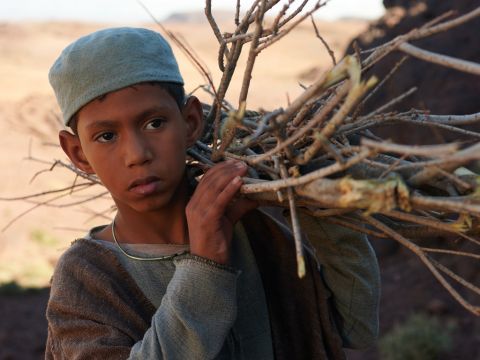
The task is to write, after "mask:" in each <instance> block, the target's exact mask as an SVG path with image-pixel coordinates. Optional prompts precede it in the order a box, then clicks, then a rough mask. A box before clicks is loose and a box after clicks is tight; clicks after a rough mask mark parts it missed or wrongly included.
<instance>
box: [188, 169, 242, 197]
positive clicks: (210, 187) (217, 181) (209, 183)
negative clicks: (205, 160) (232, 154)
mask: <svg viewBox="0 0 480 360" xmlns="http://www.w3.org/2000/svg"><path fill="white" fill-rule="evenodd" d="M238 164H240V165H238ZM220 165H222V166H220ZM246 172H247V167H246V166H245V165H244V164H242V163H239V162H235V163H222V164H219V165H217V166H216V168H212V169H211V170H209V171H208V172H207V174H205V176H204V178H202V179H201V180H200V182H199V184H198V186H197V189H196V190H195V194H194V195H195V201H197V202H199V203H204V204H206V205H207V206H209V205H211V204H212V203H213V202H214V201H215V199H216V198H217V196H218V194H220V193H221V192H222V191H223V190H224V189H225V187H227V186H228V185H229V184H230V183H231V182H232V180H233V179H234V178H235V177H237V176H243V175H245V174H246Z"/></svg>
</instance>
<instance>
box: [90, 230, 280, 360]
mask: <svg viewBox="0 0 480 360" xmlns="http://www.w3.org/2000/svg"><path fill="white" fill-rule="evenodd" d="M100 230H101V228H95V229H92V231H91V232H90V234H88V236H87V238H88V239H90V240H92V241H95V242H97V243H98V244H101V245H102V246H103V247H106V248H108V249H111V250H112V251H113V252H114V253H115V254H116V256H117V258H118V260H119V261H120V263H121V264H122V265H123V266H124V268H125V269H126V270H127V271H128V273H129V274H130V275H131V276H132V278H133V279H134V280H135V282H136V283H137V284H138V286H139V287H140V289H141V290H142V292H143V293H144V294H145V296H146V297H147V298H148V299H149V300H150V302H152V304H153V305H154V306H155V307H156V308H158V307H160V306H161V304H162V302H163V301H164V296H165V294H166V292H167V287H168V284H169V283H170V282H171V280H172V279H173V280H174V281H176V280H175V278H174V276H175V275H174V273H175V270H176V267H175V264H174V261H173V259H167V260H157V261H138V260H134V259H131V258H128V257H126V256H125V255H124V254H123V253H122V252H121V251H120V250H119V248H118V247H117V245H116V244H115V243H112V242H109V241H103V240H97V239H95V233H96V232H97V231H100ZM122 247H123V248H124V249H125V250H128V253H129V254H131V255H135V256H140V257H151V256H162V255H170V254H175V253H178V252H181V251H183V250H185V249H186V246H180V245H174V244H168V245H167V244H160V245H158V246H157V245H155V246H153V245H149V246H145V245H139V244H135V245H131V246H128V245H126V244H122ZM230 266H231V267H232V268H234V269H236V270H237V271H239V272H240V275H239V277H238V279H237V291H236V293H237V297H236V299H233V300H232V301H235V300H236V304H237V306H236V309H237V314H236V315H237V316H236V319H235V321H234V323H233V325H232V327H231V329H230V331H229V334H228V335H227V339H226V340H225V341H224V344H223V347H222V349H221V350H220V352H219V354H218V355H217V356H216V357H215V359H237V360H250V359H265V360H267V359H273V348H272V340H271V336H270V323H269V317H268V310H267V305H266V300H265V294H264V291H263V285H262V281H261V278H260V274H259V272H258V268H257V265H256V262H255V258H254V256H253V253H252V250H251V247H250V244H249V242H248V238H247V236H246V233H245V230H244V228H243V226H242V224H241V223H240V222H239V223H237V225H236V226H235V229H234V235H233V240H232V256H231V261H230ZM198 276H199V274H198V273H194V274H191V281H192V283H193V284H194V287H200V288H201V289H202V290H205V286H204V285H203V281H204V280H203V279H201V278H200V279H198ZM168 296H169V295H167V298H168ZM198 298H200V296H199V294H195V299H193V301H195V302H197V301H198V300H197V299H198ZM164 304H165V303H164ZM209 305H210V306H211V304H209ZM217 310H221V311H219V316H225V311H226V309H217ZM174 326H175V323H174V322H169V323H167V325H166V323H165V322H164V321H162V320H161V318H160V312H159V311H158V310H157V312H156V313H155V315H154V316H153V318H152V326H151V327H150V329H149V330H148V331H147V332H146V333H145V336H144V337H143V338H142V340H141V341H139V342H137V343H136V344H135V345H134V346H133V348H132V350H131V352H130V358H131V359H150V358H151V359H162V358H164V354H165V352H166V351H168V350H165V349H164V347H162V346H161V344H160V342H159V341H157V339H158V338H159V337H161V336H163V335H164V334H168V333H172V332H176V329H172V327H174ZM160 327H163V329H162V332H159V331H158V329H160ZM190 330H191V331H194V330H197V329H190ZM208 330H209V329H208V328H207V327H203V328H202V329H201V331H202V332H203V333H205V336H206V337H209V338H212V339H214V338H217V337H218V336H217V330H216V329H213V331H208Z"/></svg>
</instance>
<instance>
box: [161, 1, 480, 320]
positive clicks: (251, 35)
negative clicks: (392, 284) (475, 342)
mask: <svg viewBox="0 0 480 360" xmlns="http://www.w3.org/2000/svg"><path fill="white" fill-rule="evenodd" d="M278 2H279V1H272V0H257V1H255V2H254V3H253V5H252V6H251V7H250V8H248V9H247V10H246V11H245V14H244V15H243V17H242V18H241V17H240V1H237V8H236V15H235V24H236V29H235V31H234V32H232V33H222V31H221V30H220V28H219V26H218V24H217V23H216V21H215V19H214V17H213V14H212V11H211V1H208V0H207V1H206V8H205V13H206V16H207V18H208V21H209V23H210V25H211V27H212V29H213V32H214V34H215V36H216V38H217V40H218V42H219V57H218V65H219V69H220V71H221V72H222V79H221V81H220V84H219V85H218V86H215V85H214V84H213V81H212V78H211V76H210V75H209V73H208V72H207V71H206V69H205V67H203V66H202V65H201V62H200V61H199V59H197V58H196V57H195V55H194V53H193V52H192V51H190V50H189V49H188V47H187V46H185V44H184V43H183V42H182V41H179V39H178V38H177V37H176V36H175V35H174V34H172V33H169V35H170V37H171V38H172V39H173V40H174V41H175V42H177V44H179V45H180V47H181V48H182V49H184V50H185V51H186V53H187V55H189V56H190V57H191V58H192V60H194V63H195V64H197V66H198V67H199V70H200V71H202V73H203V74H204V75H205V78H206V79H207V81H208V83H209V87H208V89H209V91H210V93H211V94H212V97H213V103H212V105H211V106H205V108H204V110H205V118H206V120H207V129H206V133H205V135H204V137H203V138H202V141H198V142H197V144H196V146H194V147H193V148H191V149H190V150H189V155H190V156H191V159H192V162H193V163H200V164H203V166H205V165H206V166H207V167H208V166H212V165H213V163H214V162H215V161H218V160H221V159H227V158H233V159H239V160H242V161H244V162H245V163H247V164H248V165H249V173H248V174H249V175H248V177H246V178H245V179H244V180H245V183H246V184H245V185H244V186H243V187H242V188H241V193H242V194H243V195H244V196H246V197H248V198H251V199H255V200H257V201H259V202H260V203H262V204H268V205H275V206H282V207H285V208H289V210H290V216H291V223H292V227H293V232H294V235H295V239H296V245H297V246H296V249H297V262H298V275H299V276H300V277H302V276H304V274H305V267H304V262H303V254H302V245H301V238H300V231H301V229H300V227H299V221H298V216H297V208H302V211H307V212H308V213H310V214H312V215H314V216H318V217H323V218H325V220H326V221H330V222H333V223H337V224H340V225H343V226H346V227H349V228H353V229H355V230H357V231H361V232H364V233H367V234H370V235H374V236H376V237H380V238H382V237H388V238H392V239H395V240H396V241H398V242H399V243H400V244H402V245H403V246H405V247H407V248H408V249H410V250H411V251H413V253H415V255H417V256H418V257H419V258H420V259H421V261H422V262H423V263H424V264H425V265H426V266H427V267H428V268H429V269H430V271H431V272H432V273H433V275H434V276H435V277H436V278H437V279H438V280H439V281H440V283H441V284H442V285H443V286H444V287H445V288H446V289H447V290H448V291H449V292H450V293H451V294H452V295H453V296H454V298H455V299H456V300H458V301H459V302H460V303H461V304H462V305H463V306H464V307H465V308H467V309H468V310H470V311H471V312H473V313H475V314H477V315H479V314H480V307H478V306H474V305H472V304H470V303H469V302H468V301H467V300H466V299H465V298H464V297H463V296H462V295H461V294H460V293H459V292H458V291H457V290H456V289H455V288H454V287H453V286H452V285H451V284H450V282H449V281H447V278H446V277H448V278H449V279H450V280H454V281H456V282H458V283H459V284H460V285H462V286H464V287H466V288H468V289H470V290H472V291H473V292H474V293H476V294H477V295H480V288H479V287H477V286H475V285H474V284H472V283H470V282H469V281H467V280H466V279H464V278H462V277H461V276H459V275H457V274H455V273H454V272H452V271H451V270H449V269H448V268H447V267H445V266H444V265H442V264H441V263H440V262H437V261H436V260H435V259H433V258H432V257H431V255H430V253H447V254H451V255H456V256H465V257H472V258H475V259H480V255H478V254H475V253H470V252H463V251H458V250H452V249H441V248H427V247H422V246H420V245H418V244H416V242H415V241H414V239H415V240H416V239H418V238H421V237H434V236H439V235H445V234H454V235H456V236H458V237H461V238H463V239H465V240H468V241H471V242H473V243H475V244H476V245H480V241H478V240H477V239H475V235H478V234H480V227H479V224H478V220H479V217H480V188H479V187H478V184H480V182H479V180H480V177H479V175H477V174H476V173H474V172H473V171H470V170H468V168H467V167H465V166H466V165H468V164H469V163H471V162H472V161H474V160H478V159H480V144H479V143H478V139H479V138H480V134H479V133H476V132H472V131H467V130H464V129H461V128H459V127H458V126H459V125H464V124H468V123H472V122H476V121H480V114H472V115H464V116H445V115H444V116H435V115H430V114H425V113H424V112H420V111H415V110H411V111H408V112H404V113H397V112H388V109H389V108H390V107H391V106H392V105H393V104H395V103H397V102H398V101H400V100H401V99H402V98H403V97H405V96H408V94H409V93H410V92H412V91H414V90H415V89H412V90H410V91H409V92H408V93H406V94H404V95H402V96H400V97H399V98H396V99H392V100H391V101H390V102H389V103H387V104H385V105H384V106H382V107H380V108H378V109H377V110H375V111H373V112H371V113H369V114H366V115H360V113H361V108H362V104H363V103H364V102H365V101H367V100H368V98H369V97H370V96H371V95H372V94H373V93H374V92H375V91H377V90H378V89H379V88H380V87H381V85H382V84H383V83H384V82H385V81H386V80H388V77H389V76H391V74H392V73H393V72H395V71H396V69H397V68H398V66H400V65H401V63H398V64H397V65H396V66H395V67H394V68H393V69H392V72H391V73H390V74H389V76H387V78H385V79H382V80H381V81H378V80H377V79H376V78H374V77H370V78H369V77H368V76H367V77H365V79H362V77H364V76H362V74H365V73H366V72H367V70H368V69H369V68H370V67H372V65H374V64H375V63H376V62H378V61H380V60H381V59H382V58H384V57H385V56H386V55H387V54H389V53H390V52H392V51H394V50H400V51H403V52H405V53H406V54H407V55H410V56H416V57H420V58H422V59H424V60H427V61H431V62H435V63H438V64H442V65H445V66H449V67H452V68H454V69H457V70H461V71H466V72H469V73H472V74H474V75H477V76H478V75H480V64H476V63H472V62H468V61H464V60H460V59H456V58H452V57H447V56H443V55H439V54H434V53H430V52H427V51H424V50H421V49H419V48H417V47H415V46H413V45H410V44H409V43H408V41H411V40H416V39H419V38H422V37H425V36H430V35H432V34H436V33H438V32H441V31H446V30H448V29H450V28H452V27H454V26H457V25H459V24H462V23H464V22H467V21H468V20H470V19H472V18H474V17H476V16H479V15H480V8H477V9H476V10H474V11H472V12H470V13H468V14H466V15H463V16H460V17H457V18H455V19H453V20H448V21H447V20H446V19H447V18H449V17H451V16H452V13H448V14H445V15H444V16H442V17H441V18H439V19H435V20H434V21H432V22H430V23H428V24H426V25H425V26H423V27H422V28H420V29H415V30H412V31H411V32H410V33H408V34H405V35H403V36H401V37H399V38H396V39H394V40H392V41H390V42H389V43H387V44H385V45H383V46H381V47H379V48H376V49H373V50H371V54H370V55H369V56H368V57H366V58H365V59H363V60H361V57H360V54H359V53H360V50H359V51H358V54H356V55H350V56H346V57H345V58H344V59H342V60H341V61H340V62H339V63H338V64H337V63H336V61H335V57H334V55H333V52H332V51H331V50H330V49H329V48H328V45H327V44H326V43H325V42H324V41H323V39H322V37H321V36H320V34H319V33H318V30H317V28H316V27H315V30H316V33H317V36H318V37H319V38H320V39H321V40H322V41H323V42H324V44H325V45H326V46H327V49H328V50H329V53H330V54H331V56H332V59H333V63H334V66H333V68H332V69H331V70H330V71H327V72H325V73H324V74H323V75H322V76H321V77H320V78H319V79H318V80H316V81H315V82H314V83H313V84H311V85H310V86H308V87H306V88H305V89H304V91H303V93H302V94H301V95H300V96H298V97H297V98H296V99H295V100H294V101H292V102H291V103H290V104H289V105H288V106H287V107H286V108H278V109H274V110H272V111H264V110H262V111H258V112H255V111H248V110H247V105H246V104H247V99H248V91H249V86H250V80H251V77H252V70H253V68H254V64H255V61H256V59H257V57H258V56H259V54H260V53H261V52H262V51H263V50H265V49H266V48H268V47H269V46H271V45H272V44H274V43H275V42H276V41H278V40H280V39H281V38H282V37H283V36H285V35H286V34H288V32H290V31H291V30H292V29H293V28H294V27H295V26H296V25H298V24H299V23H300V22H301V21H303V20H305V19H306V18H308V17H311V15H312V14H313V13H314V12H315V11H316V10H318V9H319V8H320V7H322V6H323V5H324V3H322V2H321V1H314V2H313V4H308V3H309V1H306V0H305V1H301V2H300V4H296V2H295V1H288V2H287V3H286V4H284V5H283V7H282V8H281V9H280V10H279V11H278V9H277V8H275V9H277V10H275V9H274V11H275V14H274V15H273V16H270V19H271V21H270V22H269V25H266V23H267V22H266V21H265V19H266V16H267V15H268V14H269V12H270V11H271V10H272V8H273V7H274V5H276V4H277V3H278ZM310 3H311V2H310ZM307 5H311V6H310V8H309V9H307V8H306V6H307ZM287 14H288V15H287ZM272 19H273V20H272ZM312 22H313V24H314V26H315V23H314V21H313V17H312ZM246 44H249V49H248V57H247V62H246V66H245V70H244V74H243V81H242V88H241V91H240V96H239V99H238V106H237V107H236V108H235V107H234V106H232V105H231V104H230V103H229V102H227V101H226V100H225V98H226V94H227V90H228V87H229V84H230V80H231V79H232V76H233V75H234V74H235V71H236V69H237V68H238V66H237V65H238V60H239V56H240V53H241V51H242V48H243V46H244V45H246ZM477 81H478V80H477ZM393 122H409V123H415V124H418V125H419V126H425V125H428V126H436V127H440V128H443V129H448V130H450V131H455V132H457V133H459V134H462V135H463V136H466V137H467V140H465V141H463V142H462V143H461V144H460V143H450V144H442V145H430V146H406V145H399V144H393V143H390V142H388V141H385V140H384V139H381V138H378V137H377V136H375V135H374V134H373V132H372V131H371V130H370V129H369V128H371V127H373V126H375V125H378V124H380V123H381V124H385V123H393Z"/></svg>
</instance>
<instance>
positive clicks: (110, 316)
mask: <svg viewBox="0 0 480 360" xmlns="http://www.w3.org/2000/svg"><path fill="white" fill-rule="evenodd" d="M175 265H176V271H175V273H174V276H173V278H172V280H171V282H170V283H169V285H168V287H167V289H166V294H165V296H164V298H163V301H162V303H161V305H160V307H159V308H158V309H157V311H156V312H155V309H154V308H153V305H151V304H150V303H149V302H148V300H146V298H145V297H144V296H142V295H143V294H141V292H140V289H138V288H137V287H136V284H135V283H134V281H133V279H132V278H131V277H129V275H128V274H127V273H126V272H124V271H123V272H122V269H119V268H118V266H119V264H118V263H117V262H116V259H115V255H114V254H113V253H111V252H109V251H108V250H107V249H105V248H103V247H101V246H100V245H98V244H92V243H91V242H87V241H86V240H83V241H80V242H77V243H76V244H74V245H73V246H72V248H71V249H70V250H69V251H67V253H66V254H65V255H64V256H62V258H61V260H60V261H59V263H58V265H57V268H56V271H55V274H54V276H53V279H52V287H51V296H50V300H49V303H48V307H47V319H48V323H49V334H48V335H49V338H48V341H47V349H46V358H47V359H52V358H53V359H93V358H101V359H126V358H131V359H145V358H155V359H164V358H166V359H172V358H174V359H176V358H179V359H187V358H188V359H205V358H213V357H215V355H216V354H217V353H218V352H219V351H220V349H221V347H222V346H223V344H224V341H225V338H226V336H227V334H228V331H229V330H230V328H231V327H232V326H233V323H234V321H235V317H236V279H237V276H238V273H237V272H236V271H233V270H231V269H230V268H227V267H224V266H221V265H218V264H215V263H213V262H209V261H207V260H205V259H201V258H198V257H195V256H184V257H181V258H180V257H179V258H178V259H177V260H175ZM116 267H117V269H115V268H116ZM112 268H113V269H112ZM154 312H155V314H154V316H153V317H152V318H151V314H152V313H154ZM149 325H150V326H151V327H150V328H149V329H148V330H147V331H146V329H147V328H148V327H149ZM145 331H146V332H145ZM139 339H142V340H140V341H138V340H139Z"/></svg>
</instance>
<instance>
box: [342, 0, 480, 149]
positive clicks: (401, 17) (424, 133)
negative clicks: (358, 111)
mask: <svg viewBox="0 0 480 360" xmlns="http://www.w3.org/2000/svg"><path fill="white" fill-rule="evenodd" d="M384 4H385V6H386V7H387V13H386V15H385V16H384V17H382V18H381V19H380V20H378V21H377V22H376V23H373V24H372V25H371V26H370V28H369V30H368V31H366V32H365V33H363V34H362V35H360V36H359V37H358V38H356V39H355V40H354V41H356V42H357V43H358V45H359V47H360V48H361V49H362V50H366V49H371V48H374V47H376V46H378V45H381V44H384V43H385V42H387V41H389V40H391V39H393V38H395V37H396V36H398V35H401V34H405V33H407V32H408V31H410V30H411V29H414V28H418V27H420V26H422V25H424V24H425V23H426V22H428V21H431V20H432V19H434V18H436V17H438V16H440V15H442V14H444V13H445V12H447V11H448V10H455V11H457V13H458V15H461V14H464V13H466V12H468V11H470V10H472V9H474V8H476V7H478V0H455V1H453V0H443V1H438V0H423V1H401V0H391V1H387V0H385V1H384ZM479 29H480V19H479V18H477V19H474V20H471V21H470V22H467V23H466V24H463V25H460V26H458V27H456V28H454V29H451V30H450V31H447V32H443V33H439V34H436V35H433V36H431V37H428V38H425V39H421V40H418V41H414V42H412V44H413V45H415V46H418V47H420V48H422V49H425V50H430V51H434V52H437V53H440V54H445V55H450V56H454V57H457V58H460V59H465V60H470V61H474V62H478V63H480V47H479V46H478V32H479ZM353 51H354V50H353V42H352V43H351V44H350V45H349V47H348V49H347V51H346V53H353ZM365 56H366V55H365ZM403 56H404V55H403V53H400V52H395V53H392V54H390V55H388V56H387V57H386V58H385V59H383V60H382V61H380V62H379V63H377V64H376V65H375V66H374V67H373V68H372V69H371V70H370V71H368V72H367V75H373V74H375V75H376V76H378V77H379V78H380V79H382V78H384V77H385V76H386V74H388V73H389V71H390V70H391V69H392V68H393V66H394V65H395V64H396V63H397V62H398V61H399V59H400V58H401V57H403ZM413 86H416V87H417V88H418V90H417V91H416V92H415V93H414V94H413V95H411V96H409V97H408V98H406V99H405V100H403V101H402V102H400V103H399V104H397V105H396V106H394V107H393V108H391V109H392V110H398V111H406V110H410V109H411V108H416V109H424V110H428V111H430V112H431V113H433V114H458V115H462V114H470V113H476V112H479V111H480V106H479V102H478V94H480V81H479V79H478V77H476V76H474V75H470V74H465V73H462V72H459V71H456V70H452V69H448V68H445V67H442V66H439V65H435V64H431V63H427V62H424V61H422V60H418V59H415V58H410V59H408V60H407V61H406V62H405V63H404V64H403V65H402V66H401V67H400V69H399V70H398V71H397V73H396V74H395V75H393V76H392V78H391V79H390V80H389V81H388V82H387V83H386V84H385V85H384V86H383V88H382V89H381V91H378V92H377V93H376V94H375V95H374V96H372V98H371V99H370V100H369V101H368V102H367V104H366V105H365V108H364V109H363V111H362V112H363V113H364V114H366V113H368V112H370V111H372V110H374V109H376V108H378V107H379V106H381V105H383V104H385V103H386V102H388V101H389V100H391V99H393V98H394V97H396V96H399V95H400V94H402V93H404V92H406V91H407V90H409V89H410V88H411V87H413ZM473 129H475V130H480V127H479V126H476V128H473ZM375 132H376V133H377V134H378V135H380V136H382V137H389V138H391V139H393V140H394V141H399V142H402V143H410V144H412V143H423V144H426V143H442V142H445V141H451V140H458V139H459V136H458V134H456V133H451V132H443V131H439V130H438V129H436V128H435V129H433V128H428V127H421V128H420V127H418V126H416V125H411V126H408V125H407V124H402V125H401V126H396V127H393V126H388V127H384V128H378V129H376V131H375Z"/></svg>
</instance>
